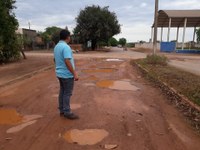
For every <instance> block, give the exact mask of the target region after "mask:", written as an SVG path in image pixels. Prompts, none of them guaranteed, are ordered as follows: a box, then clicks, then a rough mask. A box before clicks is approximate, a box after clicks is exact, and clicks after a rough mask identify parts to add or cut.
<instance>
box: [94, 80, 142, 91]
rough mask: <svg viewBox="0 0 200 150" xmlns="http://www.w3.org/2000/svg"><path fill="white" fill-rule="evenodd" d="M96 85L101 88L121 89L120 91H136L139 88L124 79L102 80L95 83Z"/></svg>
mask: <svg viewBox="0 0 200 150" xmlns="http://www.w3.org/2000/svg"><path fill="white" fill-rule="evenodd" d="M96 85H97V86H98V87H101V88H109V89H113V90H122V91H137V90H139V88H138V87H136V86H135V85H133V84H131V82H130V81H125V80H122V81H121V80H117V81H113V80H102V81H99V82H97V83H96Z"/></svg>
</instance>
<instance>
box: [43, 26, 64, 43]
mask: <svg viewBox="0 0 200 150" xmlns="http://www.w3.org/2000/svg"><path fill="white" fill-rule="evenodd" d="M61 30H62V29H61V28H59V27H56V26H52V27H48V28H46V29H45V32H43V33H42V34H41V36H42V39H43V40H44V42H45V43H46V44H49V43H50V42H54V44H57V43H58V42H59V39H60V38H59V37H60V35H59V34H60V31H61Z"/></svg>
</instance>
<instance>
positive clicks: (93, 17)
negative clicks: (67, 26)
mask: <svg viewBox="0 0 200 150" xmlns="http://www.w3.org/2000/svg"><path fill="white" fill-rule="evenodd" d="M108 8H109V7H103V8H101V7H100V6H95V5H93V6H88V7H86V8H85V9H84V10H81V11H80V13H79V15H78V17H77V18H76V21H77V26H76V28H75V29H74V34H77V33H80V40H81V42H82V43H84V44H86V43H87V41H89V40H91V41H92V49H95V48H96V44H97V43H98V42H99V41H108V40H109V39H110V38H111V37H112V36H114V35H116V34H118V33H120V25H119V22H118V20H117V16H116V14H115V13H114V12H110V11H109V10H108Z"/></svg>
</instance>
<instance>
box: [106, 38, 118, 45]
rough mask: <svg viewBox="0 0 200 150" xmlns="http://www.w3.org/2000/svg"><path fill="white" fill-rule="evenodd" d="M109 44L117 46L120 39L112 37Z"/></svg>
mask: <svg viewBox="0 0 200 150" xmlns="http://www.w3.org/2000/svg"><path fill="white" fill-rule="evenodd" d="M108 44H109V45H110V46H117V45H118V41H117V40H116V39H115V38H114V37H111V38H110V39H109V41H108Z"/></svg>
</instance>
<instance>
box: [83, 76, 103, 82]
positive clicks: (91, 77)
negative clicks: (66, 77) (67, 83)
mask: <svg viewBox="0 0 200 150" xmlns="http://www.w3.org/2000/svg"><path fill="white" fill-rule="evenodd" d="M83 80H90V81H96V80H99V78H97V77H96V76H89V77H86V78H84V79H83Z"/></svg>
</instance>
